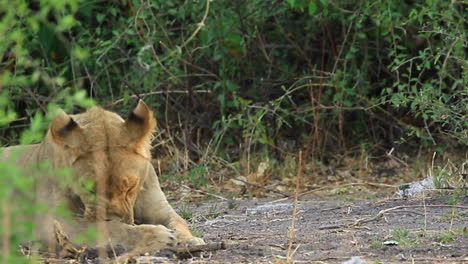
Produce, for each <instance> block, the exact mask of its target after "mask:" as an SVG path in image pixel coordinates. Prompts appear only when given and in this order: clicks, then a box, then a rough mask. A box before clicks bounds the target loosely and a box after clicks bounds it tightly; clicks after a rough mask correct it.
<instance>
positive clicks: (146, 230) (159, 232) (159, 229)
mask: <svg viewBox="0 0 468 264" xmlns="http://www.w3.org/2000/svg"><path fill="white" fill-rule="evenodd" d="M135 228H138V229H140V230H139V232H141V233H142V240H143V241H142V242H143V243H145V244H146V246H149V247H155V248H167V247H173V246H176V245H177V238H176V235H175V232H174V230H171V229H168V228H167V227H165V226H163V225H138V226H135Z"/></svg>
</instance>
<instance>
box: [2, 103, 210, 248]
mask: <svg viewBox="0 0 468 264" xmlns="http://www.w3.org/2000/svg"><path fill="white" fill-rule="evenodd" d="M155 127H156V120H155V119H154V117H153V112H152V111H151V110H150V108H149V107H148V106H147V105H146V104H145V103H144V102H143V101H142V100H140V101H139V102H138V105H137V106H136V108H135V109H134V110H133V111H132V112H131V113H130V115H129V116H128V118H127V119H126V120H124V119H122V118H121V117H120V116H119V115H117V114H115V113H113V112H110V111H106V110H104V109H103V108H100V107H97V106H95V107H92V108H90V109H88V110H87V111H86V112H85V113H81V114H76V115H68V114H66V113H65V112H64V111H63V110H59V111H58V114H57V115H56V116H55V118H54V119H53V120H52V122H51V124H50V127H49V129H48V131H47V134H46V136H45V139H44V140H43V141H42V142H41V143H39V144H34V145H25V146H14V147H7V148H4V149H3V154H2V156H3V157H2V159H3V160H7V159H9V158H10V157H11V156H12V155H13V153H16V152H19V157H18V158H17V162H18V165H19V166H21V167H23V168H25V167H27V166H29V167H31V166H32V167H31V169H30V174H39V175H38V176H37V177H38V178H37V181H36V182H37V183H36V185H37V186H35V195H36V198H35V199H36V202H37V203H38V204H43V205H47V207H48V210H46V212H43V213H41V214H38V215H37V216H36V217H35V219H34V223H35V235H36V238H37V239H38V240H39V241H40V242H41V244H42V245H46V246H48V248H49V250H55V251H57V250H60V249H59V247H60V245H58V244H57V241H56V237H55V234H54V222H59V223H60V224H61V225H62V227H63V229H64V232H65V233H67V234H68V235H69V237H70V238H71V240H73V239H74V237H77V236H79V235H80V234H81V233H83V232H85V230H86V229H87V228H89V227H92V226H97V227H101V228H100V229H98V230H100V231H101V232H102V233H101V234H100V236H101V238H100V240H99V241H101V242H102V243H106V245H108V244H109V243H111V244H113V245H117V244H120V245H121V246H123V247H124V248H126V249H128V250H135V249H160V248H164V247H170V246H174V245H176V244H177V243H184V244H192V245H201V244H204V241H203V239H201V238H198V237H195V236H193V235H192V233H191V232H190V230H189V228H188V225H187V223H186V222H185V220H184V219H182V217H180V216H179V215H178V214H177V213H176V212H175V210H174V209H173V208H172V207H171V206H170V205H169V203H168V201H167V199H166V197H165V195H164V193H163V192H162V190H161V187H160V185H159V181H158V177H157V175H156V172H155V169H154V167H153V166H152V164H151V163H150V160H151V153H150V143H151V139H152V133H153V130H154V129H155ZM44 161H47V162H49V164H50V167H51V170H49V171H47V172H46V173H44V172H39V173H37V171H38V170H37V168H36V167H37V166H39V165H37V164H40V163H42V162H44ZM61 168H71V169H72V176H71V177H72V178H71V180H69V181H65V183H64V182H61V181H59V180H58V179H57V177H59V176H58V175H54V173H53V172H54V171H56V170H57V169H61ZM41 171H43V169H42V170H41ZM83 182H91V183H92V185H93V186H94V187H93V188H88V189H90V190H86V189H85V188H83V187H81V186H80V185H81V183H83ZM61 204H65V207H66V208H67V209H68V210H69V211H70V212H71V215H72V217H71V219H65V217H64V216H61V215H59V214H57V213H56V210H55V209H57V207H58V206H60V205H61ZM135 223H138V224H135ZM99 241H98V242H95V243H96V244H95V246H99Z"/></svg>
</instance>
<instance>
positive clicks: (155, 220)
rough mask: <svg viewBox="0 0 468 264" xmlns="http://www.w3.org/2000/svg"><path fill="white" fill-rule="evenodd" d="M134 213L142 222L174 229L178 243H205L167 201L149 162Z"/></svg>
mask: <svg viewBox="0 0 468 264" xmlns="http://www.w3.org/2000/svg"><path fill="white" fill-rule="evenodd" d="M134 214H135V218H136V219H138V220H139V221H141V222H142V223H144V224H153V225H158V224H159V225H164V226H166V227H167V228H170V229H174V230H175V232H176V237H177V240H178V242H180V243H188V244H193V245H202V244H205V242H204V241H203V239H201V238H198V237H194V236H193V235H192V233H191V232H190V229H189V228H188V225H187V222H186V221H185V220H184V219H183V218H182V217H180V216H179V215H178V214H177V213H176V212H175V211H174V209H173V208H172V207H171V206H170V204H169V203H168V202H167V199H166V196H165V195H164V193H163V192H162V190H161V187H160V186H159V182H158V178H157V176H156V172H155V171H154V168H153V166H151V165H150V164H148V175H147V176H146V179H145V182H144V183H143V187H142V190H140V192H139V193H138V196H137V199H136V202H135V207H134Z"/></svg>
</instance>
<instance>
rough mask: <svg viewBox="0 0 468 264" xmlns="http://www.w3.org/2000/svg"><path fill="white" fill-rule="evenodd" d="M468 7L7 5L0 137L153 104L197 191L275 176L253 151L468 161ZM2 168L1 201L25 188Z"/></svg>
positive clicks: (161, 141) (149, 0)
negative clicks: (212, 181)
mask: <svg viewBox="0 0 468 264" xmlns="http://www.w3.org/2000/svg"><path fill="white" fill-rule="evenodd" d="M466 14H467V12H466V3H463V1H458V0H453V1H436V0H429V1H417V0H416V1H413V0H406V1H405V0H401V1H398V0H376V1H344V0H340V1H328V0H249V1H247V0H236V1H218V0H214V1H206V0H193V1H175V0H164V1H159V0H115V1H104V0H97V1H96V0H93V1H92V0H63V1H62V0H49V1H37V0H33V1H22V0H0V36H1V37H2V40H1V41H0V90H1V95H0V124H1V129H0V136H1V139H2V144H4V145H14V144H18V143H23V144H25V143H31V142H38V141H40V140H41V138H42V136H43V135H44V131H45V129H46V128H47V120H49V119H50V116H51V115H52V114H51V113H53V111H54V109H55V108H57V107H58V106H60V107H62V108H65V109H66V110H67V111H68V112H69V113H72V112H80V111H83V109H84V108H85V107H87V106H89V105H90V104H92V102H91V101H90V100H89V99H88V98H91V99H92V100H94V101H96V102H97V104H99V105H102V106H104V107H106V108H108V109H110V110H113V111H117V112H121V113H126V112H127V111H128V109H129V108H130V107H131V105H132V104H133V103H134V102H135V99H138V98H142V99H144V100H145V102H146V103H147V104H148V105H150V106H151V107H152V108H153V109H155V110H156V113H157V118H158V122H159V131H158V133H157V135H156V137H155V141H154V143H155V149H154V151H155V154H157V155H156V156H157V157H168V158H169V159H170V160H171V161H172V165H171V168H170V169H172V170H173V171H174V170H181V171H187V170H189V171H190V173H189V174H188V177H189V178H191V179H192V178H193V179H192V181H193V182H194V183H195V185H203V184H206V183H207V179H206V177H204V176H203V175H204V173H206V167H207V166H215V165H216V164H224V165H226V164H228V165H229V166H231V167H233V168H234V169H237V170H240V171H241V173H242V174H244V175H247V176H250V174H251V173H252V171H254V172H255V171H256V170H257V172H258V171H260V170H263V171H265V170H266V169H265V168H263V167H265V166H263V165H262V164H263V163H262V162H259V161H258V160H257V161H255V160H256V159H263V158H255V157H258V156H262V155H263V156H262V157H265V156H266V157H267V158H268V159H270V160H275V161H277V162H278V164H284V166H287V163H288V162H291V163H294V164H296V163H297V161H295V160H296V159H297V155H298V151H299V150H302V151H303V158H304V160H305V161H311V160H313V161H317V162H318V163H316V164H330V163H332V162H334V161H335V162H336V160H344V158H345V157H361V158H359V160H360V162H362V163H359V164H366V166H367V162H368V159H369V158H370V159H373V158H375V159H378V158H379V157H382V156H383V157H388V156H390V155H391V154H392V153H393V155H397V154H398V155H400V157H399V158H397V157H396V156H395V160H397V161H399V162H404V161H402V159H404V155H403V154H401V153H409V154H412V155H415V153H420V152H421V151H422V152H424V151H426V152H430V153H432V152H434V151H437V152H439V153H443V152H446V151H447V150H450V151H455V152H458V153H461V154H462V157H463V155H466V146H467V145H468V135H467V127H468V114H467V113H468V107H467V105H468V104H467V103H468V89H467V88H466V83H468V80H467V79H468V77H467V61H466V50H467V39H466V22H465V21H466V18H467V17H466ZM27 127H29V129H28V130H26V131H25V132H23V133H21V132H22V131H24V130H25V129H26V128H27ZM259 153H260V154H259ZM262 153H263V154H262ZM363 153H364V154H363ZM363 156H365V157H363ZM465 159H466V156H465ZM350 163H352V162H350ZM157 165H158V169H159V170H160V171H167V170H169V169H166V168H165V167H164V162H161V161H158V164H157ZM363 166H364V165H363ZM251 167H252V168H251ZM306 167H307V166H306ZM0 168H1V176H0V177H1V179H2V182H1V183H2V184H1V187H0V188H1V190H0V193H1V195H2V196H1V200H2V203H3V204H5V203H8V201H10V200H11V199H13V198H12V196H11V189H12V187H15V188H19V189H21V185H22V184H23V183H22V182H21V180H19V179H18V177H17V176H18V174H19V172H18V171H15V170H14V168H12V167H11V165H8V164H2V165H1V167H0ZM306 169H307V168H306ZM262 173H263V172H262ZM263 174H264V173H263ZM263 174H262V175H263ZM247 180H250V178H249V177H247ZM253 180H255V179H253ZM5 183H7V184H5ZM8 190H9V191H8ZM4 213H5V212H3V214H2V216H4ZM8 213H9V214H10V213H11V212H8ZM3 231H5V230H3ZM2 234H3V235H5V232H2Z"/></svg>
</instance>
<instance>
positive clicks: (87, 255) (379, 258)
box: [45, 194, 468, 264]
mask: <svg viewBox="0 0 468 264" xmlns="http://www.w3.org/2000/svg"><path fill="white" fill-rule="evenodd" d="M327 197H328V198H327ZM179 211H180V213H181V215H183V216H184V215H185V216H190V218H191V219H192V222H193V223H192V230H193V231H194V233H195V234H196V235H197V236H202V237H203V238H204V239H205V241H206V242H207V243H208V244H209V245H210V246H208V247H206V248H202V250H201V251H200V250H194V251H191V252H190V253H187V252H185V253H181V252H178V253H175V252H174V251H170V250H162V251H161V252H159V253H153V254H146V255H145V256H137V257H134V258H131V259H129V261H127V262H126V263H140V264H149V263H346V264H364V263H369V264H370V263H375V264H377V263H468V221H467V219H468V196H466V195H465V196H461V197H460V196H457V197H455V196H453V195H445V196H440V195H437V194H435V195H433V196H432V197H425V198H411V199H402V198H376V197H373V198H368V199H366V200H363V199H361V200H353V199H352V198H351V197H348V196H340V195H336V194H334V195H330V196H324V195H320V196H319V195H309V196H304V197H300V198H299V199H298V202H297V205H296V206H295V203H294V199H291V198H282V199H278V198H276V199H275V198H263V199H256V200H221V199H219V200H217V201H213V200H212V201H208V202H205V203H200V204H198V205H191V206H188V207H186V206H185V207H179ZM292 226H294V229H293V230H294V232H293V233H292V232H290V230H291V227H292ZM290 242H292V243H290ZM179 249H180V248H179ZM93 250H94V249H90V250H89V251H88V250H87V251H85V252H84V253H83V254H80V255H79V256H78V257H77V258H76V259H74V260H54V261H52V260H53V259H50V258H49V259H46V261H45V262H46V263H80V264H81V263H86V264H94V263H114V262H112V261H111V260H110V259H107V260H101V261H99V259H98V258H97V255H96V254H97V252H94V251H95V250H94V251H93ZM109 252H110V253H108V254H109V256H111V255H112V256H115V255H113V254H117V256H118V255H120V254H124V253H125V250H124V249H116V248H113V249H112V252H111V251H109ZM111 253H112V254H111ZM352 257H359V260H358V261H355V262H347V261H348V260H350V258H352ZM57 261H58V262H57Z"/></svg>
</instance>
